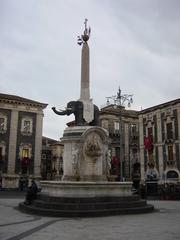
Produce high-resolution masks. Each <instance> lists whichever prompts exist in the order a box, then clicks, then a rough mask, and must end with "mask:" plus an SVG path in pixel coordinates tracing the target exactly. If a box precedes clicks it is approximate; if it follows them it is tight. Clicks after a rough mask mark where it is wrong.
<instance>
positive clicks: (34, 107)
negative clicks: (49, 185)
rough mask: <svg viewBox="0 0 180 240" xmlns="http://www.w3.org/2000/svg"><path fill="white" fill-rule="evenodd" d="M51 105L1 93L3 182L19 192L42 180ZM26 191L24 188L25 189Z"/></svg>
mask: <svg viewBox="0 0 180 240" xmlns="http://www.w3.org/2000/svg"><path fill="white" fill-rule="evenodd" d="M46 106H47V104H44V103H40V102H37V101H33V100H30V99H26V98H22V97H19V96H14V95H8V94H2V93H0V182H1V187H2V188H6V189H11V188H19V187H20V185H21V183H24V179H26V181H27V182H28V180H29V179H31V178H39V177H40V164H41V148H42V126H43V125H42V124H43V109H45V108H46ZM21 187H22V186H21Z"/></svg>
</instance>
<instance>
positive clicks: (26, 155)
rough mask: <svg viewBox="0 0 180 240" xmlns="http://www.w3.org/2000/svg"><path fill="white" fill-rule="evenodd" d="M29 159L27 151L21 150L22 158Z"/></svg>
mask: <svg viewBox="0 0 180 240" xmlns="http://www.w3.org/2000/svg"><path fill="white" fill-rule="evenodd" d="M27 157H29V149H23V150H22V158H27Z"/></svg>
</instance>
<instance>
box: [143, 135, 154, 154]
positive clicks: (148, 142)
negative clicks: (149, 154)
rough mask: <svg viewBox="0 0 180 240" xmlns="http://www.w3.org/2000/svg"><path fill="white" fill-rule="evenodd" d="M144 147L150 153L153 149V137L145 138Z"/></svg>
mask: <svg viewBox="0 0 180 240" xmlns="http://www.w3.org/2000/svg"><path fill="white" fill-rule="evenodd" d="M144 147H145V149H146V150H148V151H150V150H152V148H153V144H152V139H151V137H145V138H144Z"/></svg>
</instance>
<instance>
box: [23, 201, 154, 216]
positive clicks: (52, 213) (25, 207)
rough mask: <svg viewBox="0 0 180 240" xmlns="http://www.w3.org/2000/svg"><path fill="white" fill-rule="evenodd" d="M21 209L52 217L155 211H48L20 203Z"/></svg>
mask: <svg viewBox="0 0 180 240" xmlns="http://www.w3.org/2000/svg"><path fill="white" fill-rule="evenodd" d="M19 207H20V209H21V210H22V211H25V212H29V213H32V214H38V215H44V216H52V217H97V216H110V215H119V214H139V213H150V212H152V211H153V210H154V207H153V206H152V205H148V204H147V205H145V206H142V207H132V208H114V209H98V210H97V209H91V210H79V209H78V210H73V211H72V210H69V209H67V210H58V209H47V208H39V207H35V206H34V205H25V204H24V203H20V204H19Z"/></svg>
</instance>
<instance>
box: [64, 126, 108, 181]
mask: <svg viewBox="0 0 180 240" xmlns="http://www.w3.org/2000/svg"><path fill="white" fill-rule="evenodd" d="M108 140H109V138H108V133H107V131H106V130H104V129H103V128H101V127H90V126H82V127H80V126H78V127H68V128H66V129H65V131H64V135H63V138H62V142H63V143H64V158H63V163H64V175H63V177H62V180H63V181H95V182H97V181H105V180H107V177H106V176H107V175H108V173H107V171H108V169H107V155H108Z"/></svg>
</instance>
